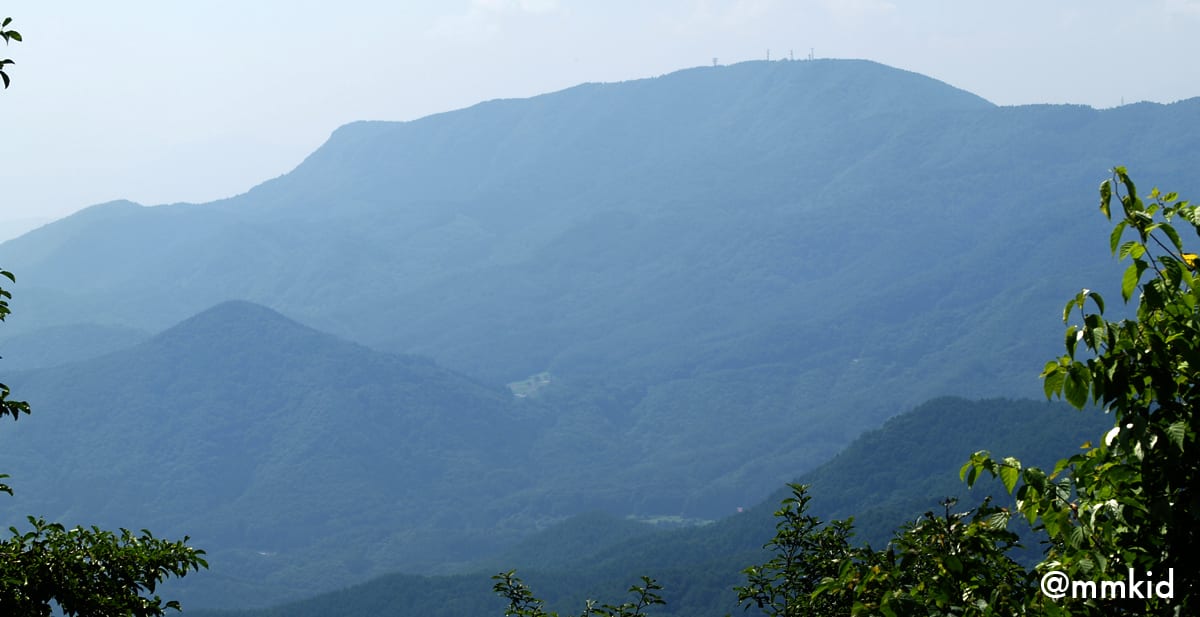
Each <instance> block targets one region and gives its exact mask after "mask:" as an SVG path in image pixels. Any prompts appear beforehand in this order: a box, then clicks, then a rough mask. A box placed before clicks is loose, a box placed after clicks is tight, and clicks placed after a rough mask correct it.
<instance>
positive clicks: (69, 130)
mask: <svg viewBox="0 0 1200 617" xmlns="http://www.w3.org/2000/svg"><path fill="white" fill-rule="evenodd" d="M4 16H11V17H13V23H12V24H11V26H10V27H12V28H15V29H17V30H19V31H20V32H21V34H22V35H23V36H24V38H25V41H24V42H23V43H14V44H11V45H9V46H8V47H7V48H3V47H0V58H11V59H13V60H15V61H16V64H15V65H13V66H11V67H9V70H8V72H9V74H10V75H11V77H12V79H13V83H12V86H11V87H10V88H9V89H8V90H6V91H3V92H0V118H2V122H3V125H2V131H3V132H2V133H0V187H2V188H3V194H2V195H0V239H3V238H6V237H9V236H11V235H13V233H14V232H16V231H17V230H19V229H22V228H23V227H24V226H26V225H28V224H30V221H29V219H37V220H44V219H52V218H59V217H62V216H64V215H66V214H68V213H70V212H72V211H75V210H78V209H80V208H83V207H86V206H89V205H92V204H96V203H101V202H105V201H109V200H113V199H131V200H133V201H137V202H139V203H142V204H146V205H153V204H161V203H170V202H178V201H191V202H205V201H210V200H214V199H218V198H222V197H228V196H231V195H236V194H238V193H242V192H245V191H246V190H248V189H250V188H251V187H252V186H254V185H255V184H258V183H260V182H262V181H264V180H267V179H269V178H272V177H275V176H278V175H280V174H283V173H286V172H287V171H289V170H291V169H292V168H293V167H295V166H296V165H297V164H298V163H299V162H300V161H301V160H303V158H304V157H305V156H306V155H308V154H309V153H310V152H311V151H312V150H314V149H315V148H317V147H318V146H319V145H320V144H321V143H322V142H324V141H325V139H326V138H327V137H328V136H329V134H330V132H331V131H333V130H334V129H335V128H337V127H338V126H340V125H342V124H345V123H347V122H352V121H355V120H365V119H370V120H411V119H415V118H419V117H421V116H425V115H428V114H431V113H436V112H441V111H447V110H451V109H457V108H461V107H466V106H468V105H472V104H474V103H477V102H479V101H484V100H488V99H494V98H509V97H526V96H532V95H536V94H541V93H544V92H550V91H554V90H560V89H562V88H566V87H569V86H572V85H575V84H578V83H582V82H596V81H603V82H609V81H622V80H627V79H636V78H641V77H651V76H656V75H661V74H663V73H669V72H672V71H675V70H678V69H683V68H687V67H692V66H698V65H709V64H711V63H712V61H713V58H714V57H715V58H718V59H719V60H720V62H721V63H722V64H732V63H735V62H741V61H745V60H758V59H764V58H765V57H766V56H767V52H768V49H769V50H770V55H771V58H772V59H776V58H782V57H786V56H787V55H788V53H789V50H792V51H794V53H795V56H796V57H797V58H800V57H803V56H807V55H808V53H809V50H810V48H811V49H813V50H814V53H815V55H816V56H817V57H825V58H827V57H834V58H866V59H869V60H875V61H877V62H882V63H884V64H888V65H891V66H895V67H898V68H902V69H906V70H910V71H916V72H918V73H923V74H925V75H928V76H930V77H934V78H936V79H940V80H942V81H945V82H947V83H949V84H951V85H953V86H956V87H959V88H963V89H965V90H969V91H971V92H974V93H975V94H978V95H980V96H983V97H984V98H986V99H988V100H990V101H992V102H995V103H998V104H1002V105H1019V104H1027V103H1082V104H1087V105H1091V106H1094V107H1098V108H1104V107H1114V106H1117V105H1119V104H1121V102H1122V99H1123V100H1124V101H1125V102H1126V103H1132V102H1135V101H1141V100H1151V101H1159V102H1172V101H1176V100H1180V99H1185V98H1191V97H1194V96H1200V60H1198V59H1200V0H1137V1H1128V0H1126V1H1118V0H1009V1H1008V2H1004V3H997V2H983V1H982V0H942V1H934V0H927V1H926V0H907V1H906V0H894V1H887V0H777V1H776V0H708V1H705V0H439V1H432V0H428V1H427V0H413V1H403V0H391V1H381V0H380V1H375V0H340V1H338V2H319V1H317V0H289V1H282V0H237V1H233V0H205V1H203V2H184V1H182V0H180V1H171V0H116V1H113V2H95V1H94V0H60V1H56V2H47V1H46V0H15V1H7V2H2V3H0V17H4Z"/></svg>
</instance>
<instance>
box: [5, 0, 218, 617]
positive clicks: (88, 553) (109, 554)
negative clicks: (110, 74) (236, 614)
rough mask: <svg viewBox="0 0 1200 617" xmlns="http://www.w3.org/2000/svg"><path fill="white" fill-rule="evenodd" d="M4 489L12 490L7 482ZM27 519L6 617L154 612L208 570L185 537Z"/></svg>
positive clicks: (17, 544) (10, 36)
mask: <svg viewBox="0 0 1200 617" xmlns="http://www.w3.org/2000/svg"><path fill="white" fill-rule="evenodd" d="M11 22H12V19H11V18H5V19H4V20H3V21H2V22H0V38H3V39H4V41H5V42H6V43H7V42H9V41H21V35H20V34H18V33H17V32H16V31H13V30H5V29H4V28H6V27H7V26H8V25H9V23H11ZM9 64H12V61H11V60H7V59H5V60H0V78H2V81H3V83H4V87H5V88H7V87H8V84H9V77H8V75H7V74H5V73H4V70H3V69H4V67H5V66H6V65H9ZM0 277H3V279H7V280H8V282H12V283H15V282H16V277H15V276H13V274H12V273H11V272H8V271H7V270H0ZM11 298H12V294H11V292H9V291H8V290H7V289H4V288H3V287H0V321H4V320H5V319H6V318H7V317H8V316H9V314H10V313H11V309H10V308H9V304H8V301H9V300H10V299H11ZM10 395H11V391H10V390H9V388H8V386H6V385H4V384H2V383H0V418H3V417H5V416H9V417H11V418H12V419H13V420H16V419H18V418H20V417H21V414H29V411H30V409H29V404H28V403H27V402H25V401H17V400H13V399H10V398H9V397H10ZM5 478H8V476H7V475H0V479H5ZM0 491H3V492H6V493H8V494H9V495H12V493H13V491H12V488H11V487H9V486H8V485H7V484H2V483H0ZM28 521H29V525H30V529H29V530H28V531H25V532H22V531H20V530H19V529H17V527H15V526H14V527H9V531H10V532H11V533H12V537H10V538H8V539H6V540H2V541H0V615H4V616H5V617H49V615H51V614H52V611H53V610H54V607H56V606H57V607H58V609H59V610H60V611H61V613H62V614H65V615H70V616H79V617H125V616H130V617H156V616H159V615H163V614H164V613H165V611H166V609H175V610H179V608H180V606H179V603H178V602H176V601H173V600H172V601H164V600H163V599H162V598H160V597H159V596H157V595H154V592H155V590H156V589H157V587H158V584H159V583H161V582H162V581H163V580H165V579H166V578H168V577H170V576H184V575H186V574H187V573H188V572H190V571H193V570H199V569H200V568H202V567H203V568H207V567H208V563H207V562H206V561H205V560H204V551H202V550H198V549H195V548H192V547H190V546H188V545H187V541H188V538H187V537H184V539H183V540H180V541H168V540H162V539H159V538H155V537H154V535H153V534H151V533H150V532H149V531H146V530H145V529H143V530H142V531H141V533H140V534H134V533H132V532H130V531H129V530H127V529H121V530H120V532H119V533H114V532H111V531H104V530H102V529H100V528H98V527H91V528H88V529H84V528H80V527H75V528H71V529H68V528H66V527H65V526H63V525H60V524H58V523H48V522H46V521H45V520H44V519H41V518H34V517H32V516H31V517H29V519H28Z"/></svg>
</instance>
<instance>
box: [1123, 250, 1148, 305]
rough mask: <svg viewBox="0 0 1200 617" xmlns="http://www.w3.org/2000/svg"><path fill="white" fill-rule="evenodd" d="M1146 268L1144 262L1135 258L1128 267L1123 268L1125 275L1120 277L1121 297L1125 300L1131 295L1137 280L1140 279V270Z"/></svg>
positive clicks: (1127, 300)
mask: <svg viewBox="0 0 1200 617" xmlns="http://www.w3.org/2000/svg"><path fill="white" fill-rule="evenodd" d="M1145 269H1146V262H1144V261H1142V260H1140V259H1135V260H1133V263H1131V264H1129V267H1128V268H1126V269H1125V275H1124V276H1122V277H1121V297H1122V298H1125V301H1126V302H1129V299H1130V298H1132V297H1133V290H1134V289H1136V288H1137V286H1138V282H1140V281H1141V280H1142V272H1143V271H1144V270H1145Z"/></svg>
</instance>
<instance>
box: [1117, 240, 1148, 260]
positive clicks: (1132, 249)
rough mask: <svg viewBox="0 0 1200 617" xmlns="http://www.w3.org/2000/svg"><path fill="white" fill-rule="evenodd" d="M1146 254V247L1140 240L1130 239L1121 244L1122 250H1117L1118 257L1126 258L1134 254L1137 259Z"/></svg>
mask: <svg viewBox="0 0 1200 617" xmlns="http://www.w3.org/2000/svg"><path fill="white" fill-rule="evenodd" d="M1145 254H1146V247H1145V246H1143V245H1142V243H1141V242H1138V241H1137V240H1130V241H1129V242H1126V243H1125V244H1122V245H1121V250H1119V251H1117V259H1125V258H1126V257H1129V256H1130V255H1133V257H1134V258H1135V259H1136V258H1138V257H1141V256H1142V255H1145Z"/></svg>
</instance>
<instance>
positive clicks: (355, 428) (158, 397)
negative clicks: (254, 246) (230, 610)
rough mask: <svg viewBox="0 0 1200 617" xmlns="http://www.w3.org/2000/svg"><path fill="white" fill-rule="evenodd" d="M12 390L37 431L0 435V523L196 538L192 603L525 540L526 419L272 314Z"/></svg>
mask: <svg viewBox="0 0 1200 617" xmlns="http://www.w3.org/2000/svg"><path fill="white" fill-rule="evenodd" d="M6 379H7V383H8V384H9V385H10V386H11V387H12V388H13V389H14V390H15V391H18V392H21V395H22V396H23V397H24V398H25V399H26V400H28V401H29V402H30V404H31V405H32V406H33V409H34V414H33V415H32V416H30V417H29V418H28V419H22V420H21V421H19V422H17V423H15V424H13V425H10V426H6V427H4V431H0V448H2V449H3V451H4V452H5V472H7V473H9V474H11V475H12V476H13V482H12V484H13V485H14V486H15V487H16V490H17V493H16V496H15V497H14V498H13V499H11V500H6V501H5V503H3V504H0V505H3V512H4V518H5V520H10V521H13V522H17V521H19V520H20V519H21V517H22V516H23V515H24V514H38V515H45V516H47V517H51V518H52V519H53V520H60V521H62V522H64V523H66V524H84V525H91V524H99V525H102V526H106V527H113V528H115V527H122V526H123V527H131V528H140V527H141V526H145V527H147V528H151V529H154V530H155V532H156V533H159V534H164V535H174V536H183V535H185V534H187V535H191V536H192V537H193V538H194V539H195V542H196V543H197V544H198V545H200V546H202V547H204V548H206V549H207V550H208V551H209V553H210V555H209V560H210V562H211V563H212V565H213V567H212V570H211V571H210V572H202V573H199V574H196V575H195V576H190V577H188V580H187V582H186V585H185V587H186V590H185V592H183V593H182V595H181V597H183V598H184V599H187V598H193V597H199V598H205V599H207V601H208V602H209V603H210V604H211V603H223V604H225V605H231V606H243V605H248V604H249V605H252V604H255V603H261V602H264V601H269V600H272V599H279V598H286V597H295V596H297V595H300V594H303V593H306V592H307V593H311V592H312V591H313V590H315V589H327V588H331V587H336V586H338V585H346V584H349V583H351V582H355V581H357V580H361V579H362V578H365V577H368V576H371V575H377V574H379V573H382V572H387V571H389V570H393V569H400V568H418V569H422V568H433V567H434V566H438V565H443V564H445V563H451V562H454V561H456V560H463V559H467V558H472V557H474V556H476V555H478V554H479V553H480V552H481V551H487V550H489V549H491V550H494V549H496V548H499V547H501V546H504V545H505V544H506V543H511V542H513V541H515V539H516V538H518V537H519V535H520V534H523V533H526V532H527V531H528V529H530V528H532V527H533V525H534V523H533V522H531V521H530V520H528V519H529V517H532V516H535V515H536V513H535V512H533V509H534V508H536V507H537V505H538V503H539V502H538V500H537V499H534V498H530V499H526V500H524V501H522V498H521V496H522V495H523V494H526V493H528V492H529V489H531V488H533V487H534V486H535V484H534V480H533V476H532V474H531V470H530V466H529V465H528V463H527V459H528V451H529V450H530V448H531V446H532V444H533V443H534V437H535V433H534V429H535V427H536V426H539V425H544V424H546V421H545V420H544V419H541V418H538V417H537V415H538V412H537V411H536V407H535V406H534V405H532V404H522V401H520V400H517V399H514V398H513V397H512V396H511V395H510V394H509V393H508V392H507V391H504V390H502V389H497V388H491V387H485V386H483V385H480V384H478V383H477V382H475V381H473V380H471V379H468V378H465V377H463V376H461V375H458V374H455V373H452V372H449V371H446V370H444V369H441V368H439V367H437V366H436V365H434V364H433V363H432V362H430V361H429V360H426V359H422V358H415V357H410V356H398V355H393V354H383V353H379V352H375V351H371V350H369V349H366V348H364V347H361V346H359V345H355V344H352V343H348V342H345V341H341V340H338V339H336V338H334V337H332V336H329V335H325V334H321V333H318V332H316V331H313V330H310V329H308V328H305V327H303V326H300V325H299V324H296V323H295V322H292V321H290V320H288V319H286V318H284V317H283V316H281V315H279V314H278V313H275V312H274V311H271V310H270V309H266V308H264V307H261V306H257V305H253V304H250V303H246V302H227V303H223V304H221V305H218V306H216V307H214V308H212V309H210V310H208V311H205V312H203V313H201V314H199V315H197V316H195V317H193V318H191V319H189V320H187V321H185V322H183V323H181V324H179V325H177V326H175V327H173V328H170V329H168V330H167V331H165V332H163V333H161V334H159V335H157V336H155V337H153V338H151V339H150V340H148V341H146V342H144V343H141V344H139V345H137V346H134V347H132V348H130V349H128V350H125V351H121V352H116V353H113V354H110V355H106V356H102V357H99V358H96V359H92V360H86V361H82V362H79V363H74V364H66V365H62V366H58V367H55V368H50V369H41V370H33V371H24V372H17V373H13V374H11V375H10V376H9V377H7V378H6ZM466 503H470V504H472V505H471V506H470V507H469V508H464V504H466Z"/></svg>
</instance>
